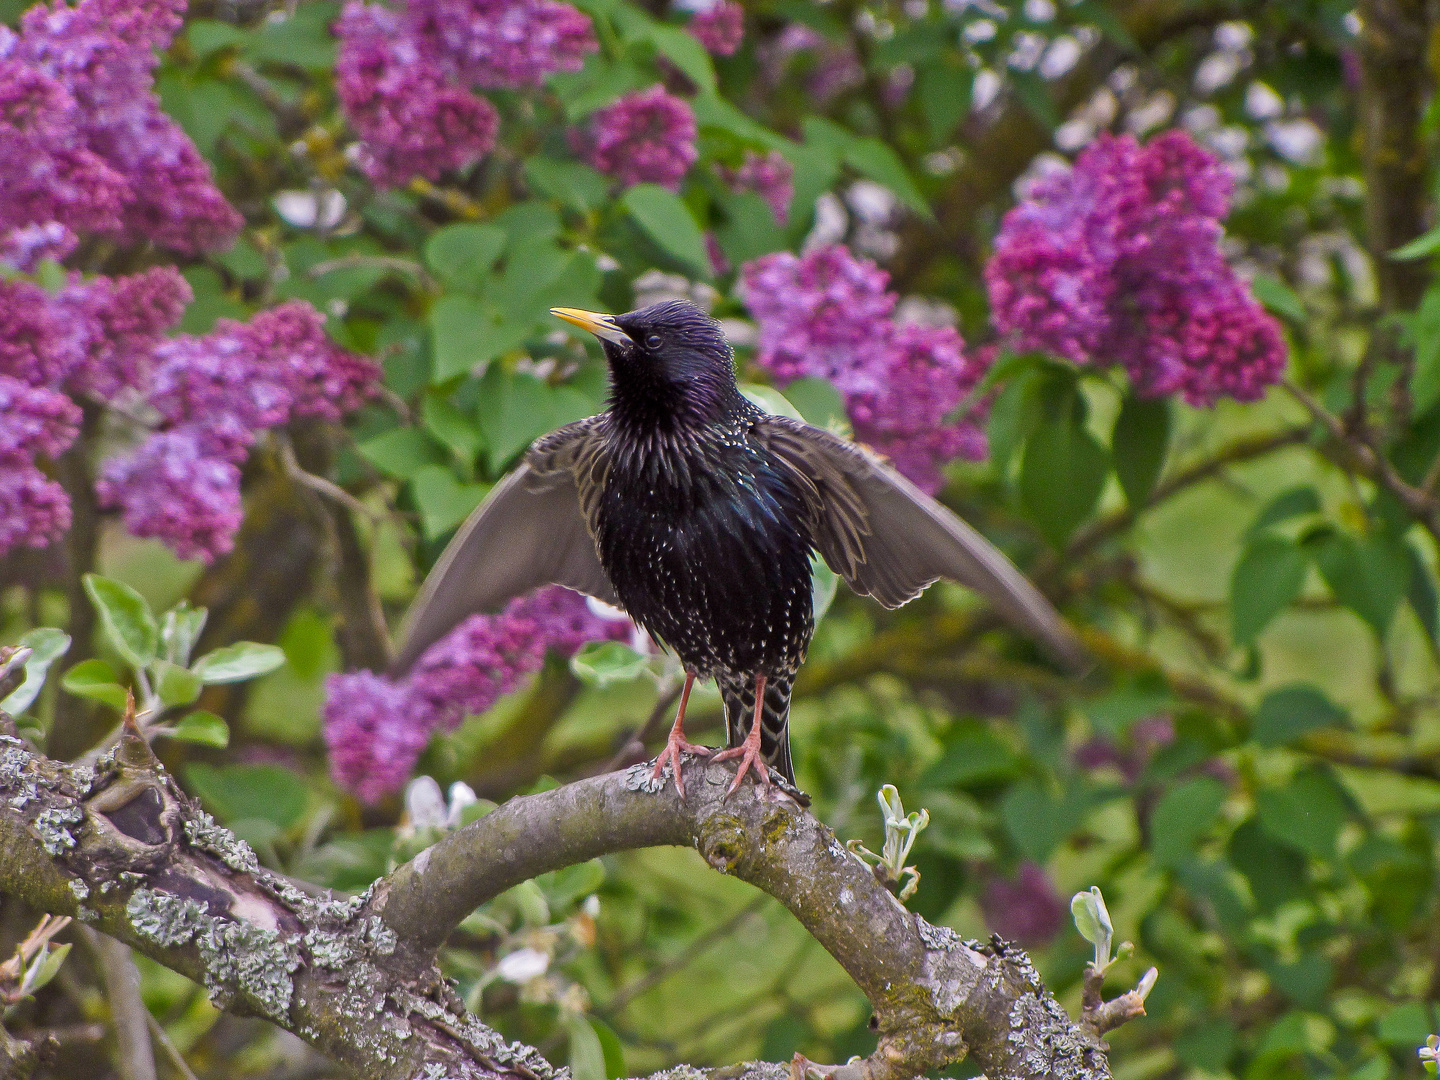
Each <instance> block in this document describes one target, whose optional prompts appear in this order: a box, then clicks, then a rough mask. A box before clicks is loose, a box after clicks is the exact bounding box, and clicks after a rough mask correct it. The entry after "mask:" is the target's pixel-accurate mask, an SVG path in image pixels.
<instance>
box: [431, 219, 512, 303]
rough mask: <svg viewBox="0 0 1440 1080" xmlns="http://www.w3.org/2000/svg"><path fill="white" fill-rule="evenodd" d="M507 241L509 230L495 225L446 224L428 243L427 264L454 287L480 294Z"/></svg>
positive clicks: (436, 231)
mask: <svg viewBox="0 0 1440 1080" xmlns="http://www.w3.org/2000/svg"><path fill="white" fill-rule="evenodd" d="M505 240H506V236H505V230H504V229H501V228H497V227H496V226H494V225H479V224H476V223H474V222H469V221H466V222H460V223H459V224H456V225H446V226H445V227H444V228H441V229H436V230H435V232H434V233H432V234H431V236H430V239H429V240H427V241H426V242H425V263H426V265H427V266H429V267H430V269H431V270H433V271H434V272H435V274H436V275H437V276H438V277H439V278H440V279H441V280H442V281H444V282H445V283H446V284H447V285H449V286H450V287H451V288H454V289H465V290H468V291H470V292H478V291H480V289H481V287H482V286H483V284H484V282H485V278H486V277H487V276H488V275H489V273H490V270H491V268H492V267H494V265H495V262H496V260H497V259H499V258H500V253H501V252H502V251H504V250H505Z"/></svg>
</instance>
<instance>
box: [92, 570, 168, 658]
mask: <svg viewBox="0 0 1440 1080" xmlns="http://www.w3.org/2000/svg"><path fill="white" fill-rule="evenodd" d="M85 592H86V593H88V594H89V596H90V600H91V601H92V602H93V603H94V605H95V610H96V611H97V612H99V614H100V625H101V626H103V627H104V628H105V636H106V637H107V638H108V639H109V640H110V644H112V645H114V646H115V651H116V652H118V653H119V654H120V655H121V656H122V657H124V658H125V659H126V660H128V661H129V662H130V663H131V664H133V665H134V666H135V667H137V668H142V667H144V666H145V665H146V664H148V663H150V661H152V660H154V659H155V655H156V649H157V648H158V647H159V643H160V628H159V626H157V625H156V623H155V614H154V612H152V611H151V610H150V605H149V604H147V603H146V602H145V598H144V597H143V596H141V595H140V594H139V593H138V592H136V591H135V590H134V589H132V588H131V587H130V586H129V585H126V584H125V583H124V582H122V581H113V580H112V579H110V578H106V577H101V576H100V575H99V574H86V575H85Z"/></svg>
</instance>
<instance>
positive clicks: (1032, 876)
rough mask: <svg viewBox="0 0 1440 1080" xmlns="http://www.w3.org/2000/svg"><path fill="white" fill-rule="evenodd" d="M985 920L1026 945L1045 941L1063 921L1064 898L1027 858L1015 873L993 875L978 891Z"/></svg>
mask: <svg viewBox="0 0 1440 1080" xmlns="http://www.w3.org/2000/svg"><path fill="white" fill-rule="evenodd" d="M980 909H981V910H982V911H983V912H984V913H985V923H986V925H987V926H989V927H990V929H991V930H993V931H994V932H995V933H997V934H999V935H1000V936H1001V937H1002V938H1006V939H1007V940H1010V941H1018V942H1020V944H1022V945H1024V946H1026V947H1027V948H1035V947H1037V946H1041V945H1047V944H1049V942H1050V941H1051V940H1052V939H1053V938H1054V937H1055V935H1056V934H1058V933H1059V932H1060V928H1061V927H1062V926H1064V924H1065V901H1064V900H1062V899H1061V897H1060V894H1059V893H1058V892H1056V891H1055V884H1054V882H1052V881H1051V880H1050V875H1049V874H1047V873H1046V872H1045V868H1044V867H1042V866H1040V865H1039V864H1038V863H1034V862H1031V861H1030V860H1028V859H1027V860H1026V861H1025V862H1022V863H1021V864H1020V866H1019V868H1018V869H1017V870H1016V873H1015V877H1013V878H1003V877H992V878H991V879H990V881H989V882H988V883H987V884H986V886H985V889H984V891H983V892H982V893H981V894H980Z"/></svg>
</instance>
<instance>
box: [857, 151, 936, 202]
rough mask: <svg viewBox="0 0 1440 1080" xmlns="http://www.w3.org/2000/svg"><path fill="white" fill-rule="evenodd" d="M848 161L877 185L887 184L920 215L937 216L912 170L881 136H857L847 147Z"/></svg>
mask: <svg viewBox="0 0 1440 1080" xmlns="http://www.w3.org/2000/svg"><path fill="white" fill-rule="evenodd" d="M845 163H846V164H847V165H849V166H850V167H851V168H853V169H854V170H855V171H856V172H858V173H860V174H861V175H863V176H868V177H869V178H870V179H871V180H874V181H875V182H876V183H877V184H884V185H885V186H886V187H887V188H889V189H890V190H891V191H893V192H894V193H895V194H896V195H897V196H899V198H900V201H901V202H903V203H904V204H905V205H906V206H908V207H910V209H911V210H914V211H915V212H916V213H917V214H919V215H920V216H921V217H924V218H932V219H933V218H934V216H935V215H934V214H933V213H932V212H931V210H930V204H929V203H928V202H926V201H925V196H924V195H922V194H920V189H919V188H918V187H916V186H915V181H914V180H913V179H912V178H911V176H910V171H909V170H908V169H906V168H905V163H904V162H903V161H901V160H900V155H899V154H897V153H895V151H894V150H893V149H891V148H890V145H889V144H888V143H883V142H881V141H880V140H879V139H854V140H853V141H851V143H850V144H849V145H848V146H847V147H846V148H845Z"/></svg>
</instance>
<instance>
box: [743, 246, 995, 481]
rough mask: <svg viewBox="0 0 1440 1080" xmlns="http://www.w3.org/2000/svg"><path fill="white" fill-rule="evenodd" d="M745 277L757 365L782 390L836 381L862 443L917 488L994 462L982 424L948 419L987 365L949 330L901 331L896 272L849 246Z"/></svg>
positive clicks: (785, 258)
mask: <svg viewBox="0 0 1440 1080" xmlns="http://www.w3.org/2000/svg"><path fill="white" fill-rule="evenodd" d="M741 279H742V283H743V288H744V292H745V300H746V303H747V304H748V305H749V307H750V312H751V314H753V315H754V316H755V319H756V321H757V322H758V323H759V325H760V342H759V348H758V350H757V352H756V356H755V359H756V362H757V363H759V364H760V366H761V367H763V368H765V369H766V370H767V371H769V372H770V373H771V374H772V375H773V376H774V377H775V379H776V380H777V381H778V382H779V383H780V385H781V386H782V387H783V386H785V385H786V384H788V383H789V382H791V381H793V380H795V379H798V378H800V377H802V376H807V375H808V376H819V377H822V378H825V379H828V380H829V381H830V382H832V383H833V384H834V385H835V388H836V389H837V390H839V391H840V393H841V394H842V395H843V396H844V398H845V406H846V412H847V413H848V414H849V417H850V421H851V423H852V424H853V425H854V428H855V436H856V438H858V439H859V440H861V441H862V442H865V443H869V444H870V445H871V446H873V447H874V448H875V449H876V450H878V451H880V453H882V454H884V455H886V456H887V457H889V458H890V459H891V462H892V463H893V464H894V465H895V467H896V468H897V469H899V470H900V472H902V473H903V474H904V475H905V476H907V477H909V478H910V479H911V480H912V481H914V483H916V484H917V485H918V486H920V487H921V488H923V489H924V490H926V491H929V492H932V493H933V492H935V491H938V490H939V488H940V485H941V482H942V478H941V475H940V466H941V465H943V464H944V463H945V462H947V461H950V460H953V459H954V458H957V457H966V458H969V459H971V460H978V459H980V458H983V457H984V456H985V454H986V453H987V445H986V441H985V434H984V432H983V430H982V429H981V428H980V427H979V426H978V425H977V423H976V420H975V419H974V418H973V417H967V418H966V419H963V420H960V421H951V420H948V419H947V416H948V415H949V413H950V412H951V411H952V410H954V409H955V407H956V406H957V405H959V404H960V403H961V401H962V400H964V398H965V395H966V394H968V393H969V392H970V391H971V390H972V389H973V388H974V387H975V385H976V384H977V383H978V382H979V381H980V379H981V377H982V376H983V375H984V373H985V364H984V363H983V362H981V361H979V360H978V359H977V358H976V357H975V356H973V355H967V354H966V352H965V343H964V342H963V341H962V340H961V338H960V335H959V334H958V333H956V331H955V330H953V329H951V328H949V327H934V326H915V325H911V326H902V325H899V324H897V323H896V322H895V320H894V318H893V314H894V310H895V304H896V296H895V294H894V293H893V292H891V291H890V290H889V282H890V278H889V275H888V274H886V273H885V271H883V270H881V269H880V268H879V267H878V266H876V265H875V264H874V263H873V262H871V261H869V260H868V259H857V258H856V257H855V256H854V255H852V254H851V253H850V251H849V249H848V248H846V247H844V246H843V245H840V244H836V245H832V246H829V247H821V248H817V249H815V250H814V251H812V252H810V253H809V254H807V255H804V256H796V255H793V254H791V253H790V252H788V251H781V252H776V253H775V254H773V255H765V256H763V257H761V258H759V259H756V260H755V261H754V262H750V263H747V264H746V265H745V266H744V267H743V268H742V270H741Z"/></svg>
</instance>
